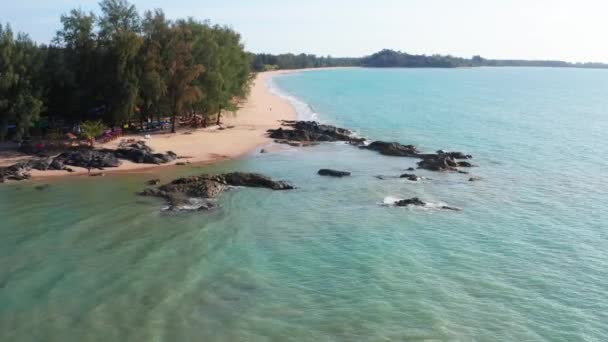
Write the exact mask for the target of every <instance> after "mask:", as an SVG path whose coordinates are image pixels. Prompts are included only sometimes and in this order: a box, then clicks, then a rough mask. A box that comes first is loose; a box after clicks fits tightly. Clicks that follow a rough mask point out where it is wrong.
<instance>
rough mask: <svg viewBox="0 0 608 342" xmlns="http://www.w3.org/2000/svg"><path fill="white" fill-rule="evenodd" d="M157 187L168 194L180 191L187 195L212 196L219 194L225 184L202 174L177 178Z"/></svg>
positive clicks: (224, 187)
mask: <svg viewBox="0 0 608 342" xmlns="http://www.w3.org/2000/svg"><path fill="white" fill-rule="evenodd" d="M158 189H159V190H160V191H162V192H164V193H168V194H170V193H181V194H184V195H186V196H187V197H197V198H214V197H217V196H219V195H220V194H221V193H222V192H223V191H224V190H225V189H226V184H224V183H221V182H218V181H217V180H214V179H211V178H210V177H209V176H206V175H204V176H192V177H187V178H179V179H176V180H174V181H173V182H171V183H169V184H165V185H163V186H161V187H159V188H158ZM161 195H162V193H161ZM160 197H167V196H160Z"/></svg>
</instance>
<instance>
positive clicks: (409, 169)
mask: <svg viewBox="0 0 608 342" xmlns="http://www.w3.org/2000/svg"><path fill="white" fill-rule="evenodd" d="M414 170H416V169H414V168H413V167H408V168H407V169H406V171H414Z"/></svg>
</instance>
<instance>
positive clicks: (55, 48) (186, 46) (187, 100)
mask: <svg viewBox="0 0 608 342" xmlns="http://www.w3.org/2000/svg"><path fill="white" fill-rule="evenodd" d="M100 7H101V11H100V14H99V15H96V14H94V13H86V12H83V11H82V10H72V11H70V12H69V13H67V14H64V15H62V16H61V24H62V28H61V30H59V31H58V32H57V34H56V36H55V38H54V39H53V41H52V43H51V44H49V45H37V44H35V43H34V42H33V41H32V40H31V39H30V38H29V37H28V36H27V35H26V34H24V33H17V34H14V33H13V31H12V30H11V28H10V26H9V25H8V24H7V25H5V26H2V25H0V140H4V139H5V138H6V136H7V130H8V127H11V128H14V135H15V137H16V138H17V139H19V138H21V137H22V136H24V135H27V133H28V130H30V128H31V127H32V126H35V125H40V124H41V122H44V123H46V124H47V125H48V124H49V123H53V122H68V123H71V122H80V121H84V120H103V121H104V122H105V123H106V124H107V125H122V124H124V123H127V122H131V121H134V120H135V121H140V122H144V121H147V120H152V119H160V118H161V117H164V116H170V117H171V118H172V120H171V121H172V123H173V124H172V126H173V128H175V121H176V118H178V117H180V116H184V115H192V114H193V113H198V114H201V115H202V116H204V117H205V118H207V117H213V118H217V120H218V122H219V117H220V115H221V112H222V110H234V109H236V103H237V102H236V101H237V100H238V99H239V98H244V97H246V95H247V93H248V91H249V88H250V84H251V80H252V73H251V65H252V63H251V56H250V55H249V54H248V53H247V52H245V50H244V46H243V44H242V42H241V37H240V35H239V34H238V33H237V32H235V31H233V30H232V29H230V28H228V27H224V26H219V25H211V24H210V23H209V22H199V21H196V20H194V19H181V20H175V21H172V20H168V19H167V18H166V17H165V15H164V13H163V12H162V10H158V9H157V10H154V11H146V12H145V13H144V14H143V16H140V14H139V13H138V12H137V10H136V8H135V7H134V6H133V5H131V4H129V3H128V2H127V1H126V0H103V1H101V2H100Z"/></svg>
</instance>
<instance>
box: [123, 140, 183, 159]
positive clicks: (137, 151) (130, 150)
mask: <svg viewBox="0 0 608 342" xmlns="http://www.w3.org/2000/svg"><path fill="white" fill-rule="evenodd" d="M114 154H115V155H116V157H118V158H121V159H127V160H130V161H132V162H134V163H138V164H166V163H169V162H172V161H174V160H175V159H177V155H176V154H175V153H174V152H172V151H167V153H153V152H152V149H151V148H150V147H149V146H148V145H146V144H145V143H144V142H137V143H134V144H130V145H121V146H119V148H118V149H117V150H116V151H115V152H114Z"/></svg>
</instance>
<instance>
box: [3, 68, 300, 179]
mask: <svg viewBox="0 0 608 342" xmlns="http://www.w3.org/2000/svg"><path fill="white" fill-rule="evenodd" d="M299 71H300V70H297V71H296V72H299ZM288 72H294V71H289V70H279V71H270V72H263V73H259V74H258V75H257V76H256V79H255V81H254V84H253V86H252V89H251V93H250V95H249V98H248V99H247V101H246V102H245V103H244V104H243V105H242V107H241V108H240V109H239V110H238V111H237V112H236V113H225V114H223V115H222V123H223V125H224V127H228V126H234V127H232V128H228V129H224V130H218V129H217V127H211V128H206V129H202V128H201V129H196V130H194V129H181V130H180V131H179V132H177V133H175V134H170V133H163V134H154V135H152V138H151V139H149V140H146V143H147V144H148V145H149V146H150V147H152V149H153V150H154V151H156V152H166V151H173V152H175V153H176V154H177V155H178V156H180V157H182V159H178V160H177V161H175V162H173V163H169V164H165V165H150V164H136V163H133V162H130V161H123V163H122V165H121V166H120V167H117V168H107V169H105V170H104V171H103V172H104V173H110V172H143V171H145V170H149V169H150V168H157V167H162V166H167V165H174V164H175V163H178V162H190V163H213V162H216V161H222V160H227V159H233V158H238V157H241V156H243V155H246V154H248V153H251V152H253V151H255V150H256V149H257V148H259V147H260V146H263V145H265V144H269V143H272V140H271V139H269V138H268V137H267V136H266V131H267V130H268V129H271V128H277V127H279V125H280V120H294V119H296V117H297V114H296V111H295V109H294V108H293V107H292V105H291V104H290V103H289V101H288V100H286V99H285V98H283V97H280V96H278V95H275V94H273V93H271V92H270V90H269V89H268V86H267V81H268V79H269V78H270V77H272V76H275V75H277V74H283V73H288ZM185 132H191V134H184V133H185ZM130 138H133V139H137V140H143V134H139V135H131V136H125V137H123V139H130ZM120 140H121V139H117V140H115V141H113V142H110V143H107V144H105V145H99V146H98V147H106V148H116V147H117V145H118V144H119V142H120ZM183 157H187V158H183ZM23 159H24V157H23V156H21V157H20V156H19V155H15V154H9V153H4V154H0V166H8V165H12V164H14V163H16V162H17V161H19V160H23ZM73 169H74V171H75V172H74V173H68V172H66V171H37V170H32V177H34V178H46V177H55V176H65V175H82V174H86V173H88V171H87V170H86V169H83V168H76V167H74V168H73ZM92 172H93V171H92ZM94 172H98V171H94Z"/></svg>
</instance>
